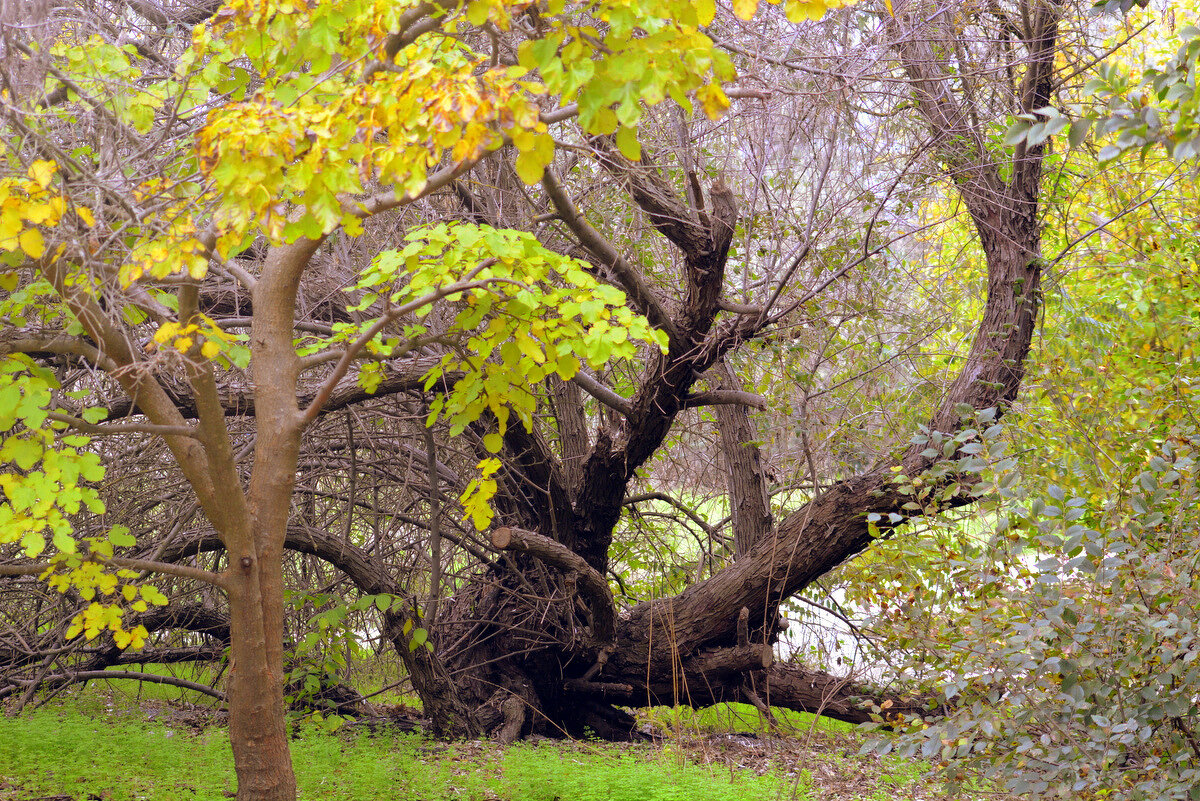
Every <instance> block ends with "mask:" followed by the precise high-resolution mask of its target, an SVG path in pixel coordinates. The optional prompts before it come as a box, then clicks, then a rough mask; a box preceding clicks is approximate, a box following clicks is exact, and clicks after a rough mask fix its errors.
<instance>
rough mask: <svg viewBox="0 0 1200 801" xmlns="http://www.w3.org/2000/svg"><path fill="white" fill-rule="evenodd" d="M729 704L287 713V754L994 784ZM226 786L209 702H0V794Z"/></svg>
mask: <svg viewBox="0 0 1200 801" xmlns="http://www.w3.org/2000/svg"><path fill="white" fill-rule="evenodd" d="M747 709H751V712H752V711H753V710H752V708H747ZM755 714H756V713H755ZM742 715H745V711H744V710H737V709H728V710H723V711H718V712H717V714H715V715H714V714H712V713H710V714H708V715H707V716H705V718H706V719H701V717H700V716H697V715H695V714H693V713H690V712H688V713H687V714H686V715H683V716H681V715H680V714H679V712H678V711H672V710H663V711H662V713H661V714H660V715H659V721H658V722H662V721H663V720H666V721H669V722H668V724H667V725H665V726H657V727H656V731H657V732H658V733H659V735H661V736H657V737H655V739H654V740H653V741H647V742H640V743H622V744H618V743H606V742H598V741H587V740H585V741H578V740H576V741H571V740H549V739H535V740H533V741H524V742H520V743H517V744H515V745H512V746H508V747H503V746H500V745H498V744H496V743H494V742H491V741H484V740H474V741H464V742H456V743H442V742H437V741H432V740H429V739H426V738H424V737H422V736H420V735H419V734H414V733H410V732H404V731H401V730H398V729H395V728H386V727H385V728H379V727H365V726H362V725H349V726H343V727H342V728H341V729H339V730H338V731H325V730H323V728H322V727H321V726H319V725H314V724H312V723H305V722H302V721H298V722H297V724H296V725H295V727H294V739H293V742H292V756H293V762H294V764H295V766H296V773H297V780H298V783H299V788H300V789H299V792H300V798H301V799H304V801H342V799H345V801H374V800H375V799H379V801H383V800H384V799H388V801H391V800H392V799H396V798H403V799H405V801H426V800H427V801H440V800H441V799H462V800H463V801H556V800H557V799H562V800H563V801H707V799H712V800H713V801H718V800H719V801H767V800H768V799H780V800H781V801H782V799H789V800H790V799H794V800H795V801H851V800H853V801H860V800H861V799H866V800H868V801H898V800H899V799H912V800H913V801H917V800H918V799H919V800H920V801H934V800H935V799H937V800H939V801H940V800H942V799H951V798H953V799H978V801H984V799H987V801H992V799H1000V798H1002V796H1001V795H1000V794H997V793H991V792H986V791H982V790H978V789H976V790H974V791H972V792H969V793H962V792H955V793H953V794H951V793H948V792H947V791H946V790H945V789H944V788H943V787H942V786H941V785H940V783H938V782H936V781H934V780H932V779H929V778H928V777H927V775H926V774H927V773H928V766H927V765H925V764H923V763H920V762H914V761H911V760H904V759H901V758H898V757H885V758H882V759H880V758H878V757H874V756H863V755H860V754H859V750H860V748H861V746H862V742H863V740H862V736H861V735H860V734H859V733H858V732H856V731H855V730H853V729H851V728H849V727H844V726H841V725H840V724H832V725H831V724H828V723H826V722H824V721H822V722H819V723H815V724H814V723H813V722H812V721H813V719H812V718H808V721H809V725H808V727H807V730H806V731H798V730H797V729H796V727H795V726H794V725H793V726H792V727H791V729H790V733H788V734H781V733H771V732H770V731H764V730H759V727H757V726H756V725H753V724H754V721H752V720H747V719H746V718H745V717H740V716H742ZM795 722H796V721H792V723H793V724H794V723H795ZM747 723H750V724H751V725H746V724H747ZM652 725H654V721H651V723H650V724H648V728H649V727H650V726H652ZM234 785H235V783H234V774H233V764H232V758H231V756H230V753H229V744H228V739H227V738H226V735H225V731H224V727H223V725H222V721H221V715H220V714H219V713H213V712H212V711H211V710H210V709H208V708H206V707H200V706H195V705H192V704H188V703H184V702H181V701H178V700H174V701H169V700H159V699H146V698H136V697H135V698H131V697H128V696H125V695H123V694H114V693H113V692H112V691H110V690H100V689H90V690H88V691H87V692H86V693H76V694H75V695H73V696H68V697H65V698H58V699H55V700H54V701H53V702H51V703H50V704H47V705H45V706H43V707H41V708H39V709H36V710H32V711H26V712H23V713H22V714H21V715H20V716H18V717H7V716H5V717H0V801H143V800H149V801H177V799H188V801H193V800H199V801H209V800H211V801H222V800H223V799H225V798H228V797H231V796H232V791H233V788H234Z"/></svg>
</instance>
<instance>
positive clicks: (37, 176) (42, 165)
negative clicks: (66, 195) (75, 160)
mask: <svg viewBox="0 0 1200 801" xmlns="http://www.w3.org/2000/svg"><path fill="white" fill-rule="evenodd" d="M56 172H58V165H57V164H55V163H54V162H53V161H42V160H38V161H35V162H33V164H31V165H29V177H30V178H32V179H33V180H35V181H37V183H38V186H40V187H41V188H42V189H45V188H46V187H48V186H49V185H50V179H52V178H53V177H54V173H56Z"/></svg>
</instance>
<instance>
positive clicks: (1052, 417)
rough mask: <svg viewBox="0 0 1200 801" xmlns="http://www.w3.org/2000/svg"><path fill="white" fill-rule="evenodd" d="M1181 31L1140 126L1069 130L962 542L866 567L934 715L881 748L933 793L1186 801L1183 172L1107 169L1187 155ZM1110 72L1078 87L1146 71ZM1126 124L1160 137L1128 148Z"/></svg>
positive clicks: (1193, 759)
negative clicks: (972, 530)
mask: <svg viewBox="0 0 1200 801" xmlns="http://www.w3.org/2000/svg"><path fill="white" fill-rule="evenodd" d="M1131 22H1133V23H1135V24H1136V23H1138V22H1140V20H1137V19H1134V20H1132V21H1131ZM1181 34H1182V37H1183V38H1184V46H1183V47H1182V48H1181V50H1180V51H1179V55H1177V56H1176V57H1175V58H1174V59H1168V60H1167V62H1166V65H1165V67H1164V66H1162V65H1159V66H1155V67H1151V68H1146V70H1145V86H1146V88H1147V89H1148V90H1149V89H1152V90H1153V91H1154V95H1151V97H1149V98H1147V100H1149V101H1150V102H1149V103H1147V105H1146V107H1145V108H1144V109H1141V110H1139V111H1136V112H1135V111H1133V109H1134V108H1136V107H1137V106H1133V105H1131V104H1128V103H1127V102H1126V101H1125V100H1124V99H1123V98H1121V97H1119V96H1117V97H1112V96H1109V97H1105V96H1101V97H1100V98H1099V99H1100V100H1101V101H1103V103H1097V104H1096V105H1095V106H1093V107H1092V108H1091V109H1088V112H1089V113H1088V114H1087V116H1083V115H1081V117H1082V119H1081V120H1080V122H1079V123H1076V126H1077V127H1076V131H1077V132H1078V131H1080V130H1086V129H1087V128H1088V127H1090V126H1091V125H1092V124H1093V122H1094V121H1095V118H1099V120H1100V123H1099V125H1097V126H1096V127H1097V128H1098V129H1099V131H1100V136H1098V137H1097V141H1096V142H1094V143H1089V144H1090V145H1094V146H1089V147H1078V148H1077V149H1075V150H1074V151H1071V152H1067V153H1064V156H1063V167H1062V169H1061V171H1060V179H1059V181H1060V184H1059V189H1058V191H1057V192H1056V193H1055V196H1054V199H1053V201H1052V203H1053V208H1052V210H1051V211H1050V213H1049V216H1050V218H1052V219H1053V218H1056V217H1057V218H1059V219H1061V220H1062V221H1063V224H1061V225H1060V226H1056V228H1057V230H1055V231H1054V232H1053V234H1052V235H1053V236H1054V237H1055V238H1057V239H1059V240H1060V241H1061V243H1062V244H1061V247H1062V250H1061V256H1060V257H1059V258H1058V259H1056V260H1055V264H1054V265H1052V267H1053V275H1054V282H1053V284H1052V286H1053V291H1052V292H1048V293H1047V294H1048V299H1047V314H1046V319H1045V322H1044V325H1045V327H1046V336H1045V337H1044V341H1043V344H1042V348H1041V351H1042V352H1041V354H1040V357H1039V358H1038V359H1037V369H1036V371H1035V372H1033V373H1032V374H1031V377H1030V381H1029V382H1028V384H1029V387H1028V389H1029V392H1028V395H1027V398H1026V402H1025V404H1024V408H1023V409H1021V410H1020V411H1019V413H1018V414H1017V415H1015V419H1014V418H1010V421H1009V424H1010V427H1011V434H1010V439H1011V442H1012V445H1013V446H1014V447H1013V453H1012V456H1011V457H1010V458H1008V459H1006V460H1005V461H1004V462H1001V463H999V464H1000V466H1001V469H999V470H998V471H997V472H996V473H995V474H994V475H993V476H991V477H990V478H989V481H991V482H994V483H993V485H992V486H993V488H994V489H993V493H992V497H993V501H992V503H991V505H990V514H987V515H986V516H985V518H984V520H985V521H986V522H984V523H983V524H982V525H978V524H977V529H978V530H979V531H980V534H979V535H977V536H976V537H974V538H971V537H963V536H962V530H961V527H948V528H947V530H945V531H942V532H939V536H938V537H937V538H936V539H935V540H934V542H927V543H926V544H925V549H924V552H923V553H922V554H921V557H920V558H919V559H913V558H911V555H910V556H909V558H908V559H906V560H902V559H900V558H899V554H898V553H897V552H896V551H898V550H899V549H898V548H897V549H893V548H890V547H889V548H888V549H887V550H888V551H891V552H890V553H888V552H885V553H882V554H878V556H877V561H876V562H875V565H874V567H875V568H876V569H877V571H878V572H877V573H876V574H875V578H876V582H875V584H874V586H873V588H872V589H869V590H867V593H868V594H873V595H874V597H873V598H870V599H868V600H869V601H873V602H874V603H875V604H876V608H880V607H882V609H883V611H882V613H881V614H880V616H879V620H878V621H877V627H878V631H879V632H881V633H883V634H884V637H883V641H882V643H881V646H882V647H884V648H890V649H892V652H893V653H908V654H911V656H912V658H911V661H910V663H909V664H908V667H909V668H910V669H911V670H912V672H913V675H919V676H921V677H922V681H924V682H926V683H927V684H928V683H933V684H936V685H937V689H935V690H934V692H936V693H938V694H939V695H940V696H941V697H942V698H943V699H945V708H946V709H947V710H948V712H949V714H947V715H945V716H944V717H943V718H942V719H940V720H938V721H936V722H933V721H919V722H918V721H910V722H911V723H912V724H913V726H912V729H911V730H910V731H909V732H908V736H906V737H905V738H903V739H902V740H901V745H900V746H899V747H901V748H903V749H906V750H907V751H909V752H910V753H917V752H919V753H922V754H923V755H924V756H926V757H928V758H931V759H936V760H938V762H939V765H940V766H941V768H942V770H943V771H944V773H945V775H946V776H947V777H949V778H952V779H953V778H959V779H961V778H962V777H963V776H964V775H966V772H967V770H968V769H974V770H982V771H983V772H985V773H987V774H988V775H990V776H991V777H992V779H993V780H994V781H996V782H998V783H1001V784H1003V786H1005V788H1006V789H1008V790H1009V791H1011V792H1014V793H1019V794H1023V795H1030V796H1035V797H1039V798H1080V797H1092V796H1093V795H1095V796H1096V797H1100V796H1101V795H1102V796H1103V797H1106V798H1128V799H1150V798H1155V799H1158V798H1180V799H1184V798H1192V797H1195V796H1196V778H1197V769H1196V765H1197V759H1198V758H1200V739H1198V737H1197V733H1196V729H1195V724H1194V721H1195V720H1196V716H1197V712H1198V710H1197V706H1196V698H1197V686H1198V685H1200V670H1198V669H1197V667H1196V665H1197V661H1196V660H1197V656H1198V655H1200V648H1198V647H1197V637H1196V632H1195V624H1194V621H1195V619H1196V617H1197V611H1198V606H1197V603H1198V601H1200V594H1198V592H1197V590H1198V585H1197V578H1196V572H1195V564H1196V562H1195V553H1196V536H1195V532H1196V530H1197V526H1196V499H1195V492H1196V480H1195V452H1196V451H1195V449H1196V441H1197V428H1196V421H1197V417H1196V398H1195V391H1194V389H1193V388H1194V387H1195V385H1196V359H1195V354H1194V346H1193V343H1194V342H1195V341H1196V331H1195V328H1196V318H1195V314H1194V310H1195V308H1196V300H1197V298H1196V287H1197V282H1196V279H1197V273H1196V266H1195V265H1196V264H1197V260H1196V256H1197V251H1196V244H1195V239H1194V237H1193V236H1192V235H1191V232H1190V230H1191V227H1192V226H1191V224H1192V220H1193V217H1194V214H1193V212H1192V209H1193V208H1194V206H1195V202H1196V198H1195V188H1194V181H1192V180H1190V175H1189V170H1191V169H1194V166H1192V165H1188V164H1187V163H1186V162H1182V161H1173V160H1172V159H1170V158H1164V157H1163V156H1162V155H1160V154H1159V153H1158V152H1156V151H1157V148H1144V149H1143V150H1142V153H1141V158H1140V159H1139V160H1138V162H1137V163H1133V160H1132V159H1130V160H1114V156H1115V155H1116V154H1118V153H1120V152H1121V151H1123V150H1131V149H1132V148H1133V146H1134V145H1136V144H1141V145H1146V144H1147V143H1148V142H1152V141H1159V142H1161V143H1162V144H1164V145H1165V149H1166V150H1167V151H1168V153H1173V155H1175V156H1176V157H1178V158H1180V159H1186V158H1188V157H1189V148H1188V147H1185V145H1186V144H1187V143H1188V142H1189V141H1191V139H1192V131H1194V125H1195V121H1194V117H1195V113H1194V111H1190V112H1189V111H1188V107H1187V103H1186V102H1176V103H1173V102H1172V101H1180V100H1181V99H1182V100H1184V101H1186V99H1187V94H1186V93H1182V94H1181V93H1180V92H1179V91H1172V90H1171V88H1170V83H1171V80H1173V79H1174V78H1180V77H1182V76H1184V75H1186V74H1187V70H1186V67H1184V66H1182V65H1181V62H1183V63H1184V64H1186V60H1187V58H1188V54H1189V53H1194V52H1196V45H1195V43H1194V37H1195V32H1194V30H1192V29H1184V30H1183V31H1181ZM1114 44H1119V42H1115V43H1114V42H1109V43H1105V44H1104V45H1103V49H1104V50H1110V49H1111V48H1112V47H1113V45H1114ZM1110 59H1111V60H1110V62H1109V63H1107V64H1105V65H1103V66H1102V67H1101V69H1100V70H1099V72H1100V74H1101V76H1102V79H1096V80H1093V81H1090V82H1089V84H1088V87H1087V88H1088V89H1089V90H1093V91H1094V90H1096V89H1102V88H1103V87H1105V86H1110V87H1111V86H1112V85H1113V82H1114V81H1115V82H1117V83H1121V84H1123V85H1124V86H1125V88H1126V90H1129V89H1130V88H1131V87H1134V86H1137V84H1135V83H1134V82H1133V81H1131V80H1129V79H1128V78H1125V77H1123V75H1125V74H1126V73H1127V72H1128V67H1127V66H1122V62H1125V63H1126V64H1128V62H1130V61H1131V60H1132V61H1133V63H1134V64H1135V65H1136V64H1137V63H1138V61H1140V60H1142V59H1148V60H1153V59H1154V56H1153V55H1149V56H1147V55H1143V54H1138V53H1137V52H1124V51H1120V52H1119V53H1118V55H1117V56H1115V57H1114V56H1111V54H1110ZM1164 75H1167V76H1174V78H1172V79H1170V80H1164V79H1163V76H1164ZM1148 94H1149V92H1148ZM1155 96H1157V99H1158V100H1159V101H1163V100H1165V101H1166V104H1165V105H1167V106H1171V105H1175V108H1173V109H1168V108H1163V107H1159V108H1157V109H1155V108H1154V105H1153V100H1151V98H1152V97H1155ZM1086 99H1087V98H1086V97H1085V98H1081V99H1080V100H1081V105H1082V102H1083V101H1084V100H1086ZM1140 105H1141V101H1140V100H1139V101H1138V106H1140ZM1142 114H1144V117H1142V119H1143V122H1144V121H1145V120H1150V121H1153V122H1155V123H1157V121H1158V120H1160V119H1163V120H1170V122H1171V124H1170V125H1162V126H1161V127H1160V126H1158V125H1157V124H1153V125H1151V126H1150V128H1148V129H1147V128H1143V129H1142V130H1141V131H1140V132H1139V131H1138V126H1137V125H1136V124H1130V122H1131V118H1132V119H1133V120H1136V119H1137V118H1138V116H1139V115H1142ZM1110 115H1111V117H1110ZM1160 115H1161V116H1160ZM1171 115H1174V119H1173V120H1172V119H1170V117H1171ZM1026 122H1028V121H1026ZM1080 123H1082V124H1080ZM1029 128H1030V126H1029V125H1023V126H1020V127H1019V129H1018V130H1017V131H1015V132H1014V134H1024V133H1027V132H1028V130H1029ZM1106 133H1108V134H1115V136H1106V135H1105V134H1106ZM1071 138H1072V139H1073V140H1075V141H1076V143H1077V145H1083V143H1084V138H1083V137H1082V135H1080V134H1079V133H1075V134H1074V135H1072V137H1071ZM1113 140H1115V141H1113ZM1097 161H1104V162H1107V165H1106V166H1105V165H1101V164H1098V163H1097ZM1077 208H1086V209H1087V210H1088V215H1082V214H1079V213H1078V212H1077V211H1075V209H1077ZM1095 229H1100V230H1102V231H1103V233H1102V234H1101V235H1100V236H1097V237H1090V236H1089V235H1088V234H1089V232H1090V231H1093V230H1095ZM956 529H957V530H956ZM889 545H891V544H889ZM908 545H909V546H910V547H912V546H913V543H909V544H908ZM930 545H933V546H934V547H929V546H930ZM902 562H903V563H904V564H905V565H906V567H904V568H901V567H897V566H898V565H900V564H901V563H902ZM916 564H919V565H921V568H920V569H919V570H913V566H914V565H916ZM860 586H865V585H860ZM916 597H919V598H920V599H921V600H920V603H919V604H917V603H913V600H914V599H915V598H916ZM931 723H932V724H933V725H930V724H931ZM894 746H896V743H895V742H889V743H887V744H881V747H882V748H884V749H890V748H892V747H894Z"/></svg>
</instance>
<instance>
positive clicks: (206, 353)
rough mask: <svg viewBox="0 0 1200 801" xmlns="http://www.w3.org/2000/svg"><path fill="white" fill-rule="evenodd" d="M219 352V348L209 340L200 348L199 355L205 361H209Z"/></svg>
mask: <svg viewBox="0 0 1200 801" xmlns="http://www.w3.org/2000/svg"><path fill="white" fill-rule="evenodd" d="M220 352H221V346H220V345H218V344H217V343H216V342H213V341H212V340H209V341H208V342H205V343H204V344H203V345H201V346H200V355H201V356H203V357H204V358H206V359H211V358H213V357H214V356H216V355H217V354H218V353H220Z"/></svg>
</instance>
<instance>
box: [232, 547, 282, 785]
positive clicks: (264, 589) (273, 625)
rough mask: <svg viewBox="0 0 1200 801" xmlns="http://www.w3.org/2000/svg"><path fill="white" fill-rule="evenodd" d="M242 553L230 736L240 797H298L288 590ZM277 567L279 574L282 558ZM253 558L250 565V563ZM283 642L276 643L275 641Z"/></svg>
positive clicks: (235, 583)
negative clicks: (290, 735)
mask: <svg viewBox="0 0 1200 801" xmlns="http://www.w3.org/2000/svg"><path fill="white" fill-rule="evenodd" d="M266 561H269V560H267V559H261V558H260V560H259V565H258V567H259V569H258V570H255V565H254V560H253V559H251V558H250V557H241V558H240V559H237V560H236V561H234V562H233V564H231V569H230V571H229V574H228V575H229V578H230V588H229V610H230V638H231V643H232V644H231V646H230V655H229V660H230V667H229V687H228V704H229V741H230V745H231V746H232V748H233V763H234V767H235V770H236V772H237V783H238V790H237V797H238V801H294V799H295V798H296V778H295V775H294V774H293V773H292V760H291V755H290V753H289V752H288V740H287V728H286V725H285V722H284V704H283V666H282V664H281V658H280V656H281V653H282V642H283V626H282V622H283V595H282V592H281V586H280V584H279V582H274V586H270V585H271V582H264V581H263V580H262V573H264V572H266V571H267V570H269V569H270V568H269V567H268V566H266V565H264V564H263V563H264V562H266ZM273 561H275V572H276V574H279V567H278V566H279V561H278V560H273ZM247 562H249V564H247ZM273 643H278V644H279V645H277V646H276V647H271V644H273Z"/></svg>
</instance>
